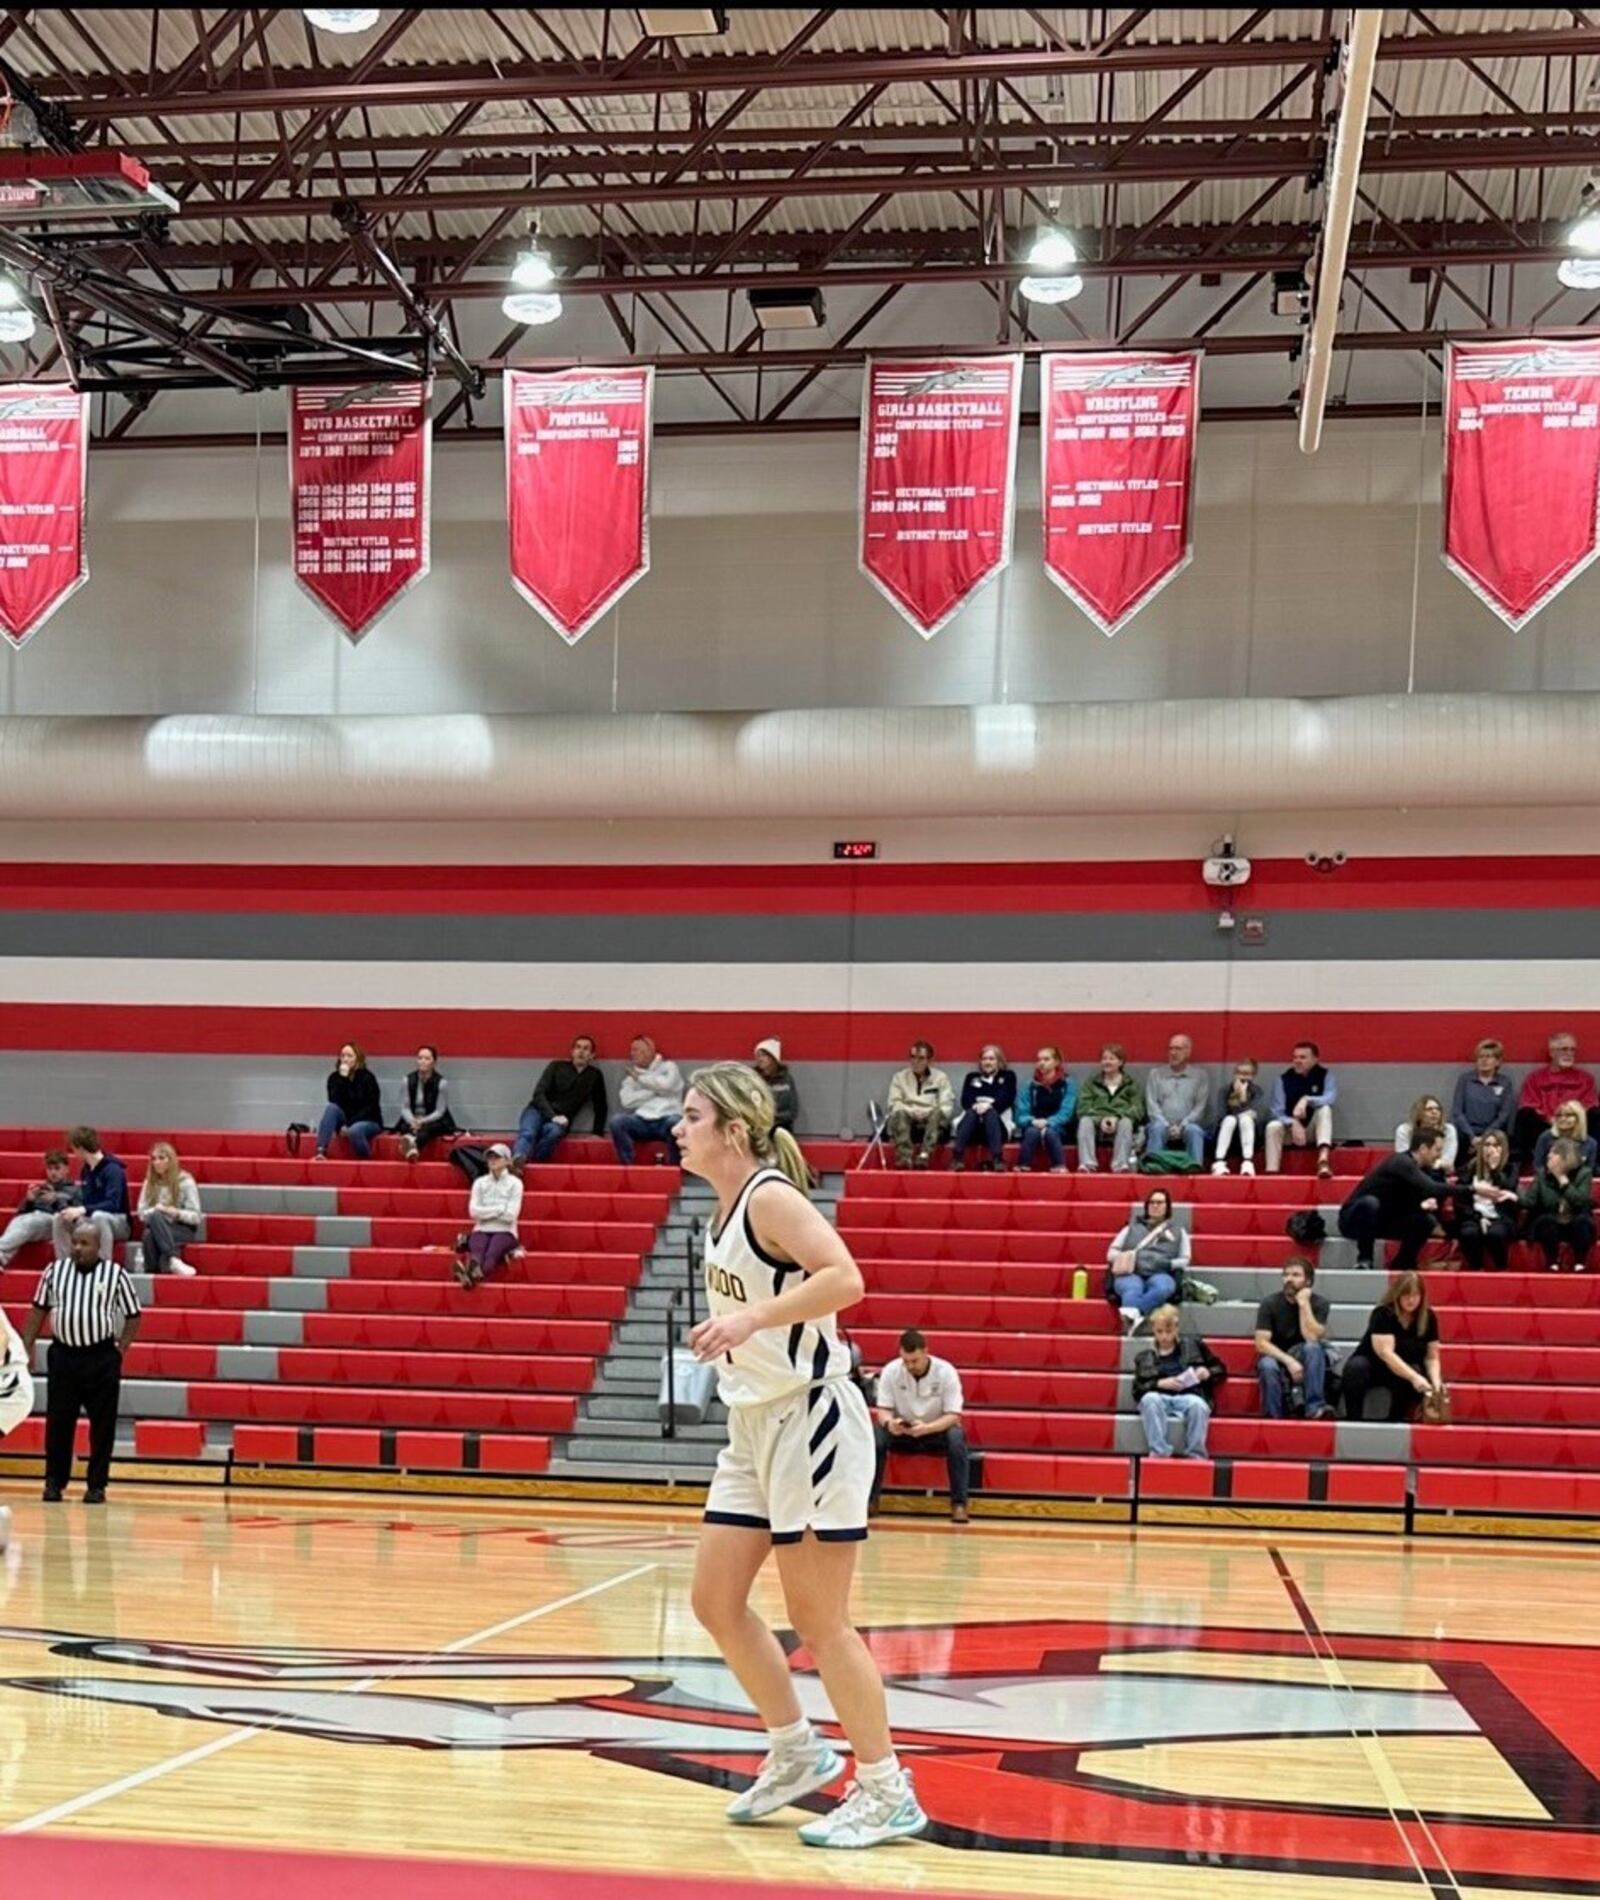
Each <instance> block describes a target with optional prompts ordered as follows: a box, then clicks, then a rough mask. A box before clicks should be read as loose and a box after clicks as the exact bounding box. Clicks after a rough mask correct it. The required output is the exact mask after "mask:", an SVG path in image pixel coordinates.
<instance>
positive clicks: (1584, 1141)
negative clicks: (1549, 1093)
mask: <svg viewBox="0 0 1600 1900" xmlns="http://www.w3.org/2000/svg"><path fill="white" fill-rule="evenodd" d="M1557 1140H1565V1141H1570V1142H1572V1143H1573V1144H1574V1145H1575V1146H1576V1148H1577V1150H1578V1156H1579V1159H1580V1160H1581V1161H1582V1162H1583V1165H1584V1166H1585V1167H1586V1168H1589V1169H1593V1167H1594V1164H1595V1154H1596V1144H1595V1142H1594V1140H1593V1138H1592V1137H1591V1136H1590V1134H1589V1123H1588V1117H1587V1115H1586V1113H1585V1111H1584V1106H1583V1104H1582V1102H1563V1103H1562V1104H1561V1106H1560V1107H1559V1108H1558V1109H1557V1110H1556V1112H1555V1119H1554V1120H1553V1121H1552V1122H1551V1124H1550V1126H1549V1127H1548V1128H1547V1129H1546V1130H1545V1131H1544V1133H1543V1134H1542V1135H1541V1136H1540V1137H1539V1139H1538V1140H1537V1141H1536V1142H1535V1143H1534V1144H1533V1171H1534V1173H1535V1174H1537V1173H1539V1171H1540V1170H1541V1169H1542V1168H1543V1167H1544V1158H1545V1156H1546V1155H1547V1154H1549V1152H1550V1145H1551V1143H1552V1142H1554V1141H1557Z"/></svg>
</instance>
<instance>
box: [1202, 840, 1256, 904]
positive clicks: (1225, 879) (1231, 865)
mask: <svg viewBox="0 0 1600 1900" xmlns="http://www.w3.org/2000/svg"><path fill="white" fill-rule="evenodd" d="M1200 875H1201V876H1202V877H1203V878H1204V879H1205V881H1206V882H1207V883H1208V884H1210V885H1212V886H1214V887H1215V888H1216V889H1218V890H1223V891H1234V890H1237V889H1238V888H1239V886H1240V885H1241V884H1248V883H1249V882H1250V860H1249V859H1248V858H1246V857H1241V856H1240V855H1239V853H1238V852H1237V851H1235V850H1234V848H1233V840H1232V839H1231V838H1224V839H1223V840H1222V841H1221V842H1220V843H1219V844H1217V845H1216V846H1215V847H1214V848H1213V850H1212V854H1211V856H1210V857H1209V858H1207V859H1206V861H1205V863H1204V864H1202V865H1201V867H1200Z"/></svg>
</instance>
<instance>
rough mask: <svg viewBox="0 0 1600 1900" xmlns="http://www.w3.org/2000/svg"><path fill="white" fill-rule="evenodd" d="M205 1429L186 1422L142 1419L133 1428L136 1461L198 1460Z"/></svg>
mask: <svg viewBox="0 0 1600 1900" xmlns="http://www.w3.org/2000/svg"><path fill="white" fill-rule="evenodd" d="M205 1448H206V1428H205V1426H204V1425H200V1424H197V1423H195V1422H194V1421H192V1420H190V1419H186V1418H141V1419H139V1420H137V1421H136V1422H135V1424H134V1427H133V1452H134V1456H135V1457H136V1458H198V1457H199V1456H200V1455H201V1453H202V1452H204V1450H205Z"/></svg>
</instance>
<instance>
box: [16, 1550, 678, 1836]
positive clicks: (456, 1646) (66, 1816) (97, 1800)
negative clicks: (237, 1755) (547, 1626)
mask: <svg viewBox="0 0 1600 1900" xmlns="http://www.w3.org/2000/svg"><path fill="white" fill-rule="evenodd" d="M660 1567H661V1566H660V1565H659V1564H638V1565H636V1566H635V1567H634V1568H633V1569H632V1570H625V1571H623V1572H621V1574H620V1575H618V1576H615V1577H605V1578H602V1579H601V1581H600V1582H599V1583H591V1584H589V1585H588V1586H587V1588H585V1589H582V1590H575V1591H573V1592H572V1593H571V1594H570V1595H568V1596H564V1597H557V1598H556V1600H555V1601H554V1602H553V1603H540V1604H537V1605H536V1606H535V1607H534V1608H533V1609H531V1610H524V1611H523V1612H522V1613H521V1614H520V1615H519V1616H508V1617H507V1618H505V1620H504V1621H503V1622H500V1623H491V1624H490V1626H489V1627H488V1628H487V1629H481V1630H474V1631H473V1633H472V1634H471V1635H470V1636H462V1637H458V1638H457V1639H456V1641H455V1642H453V1643H446V1644H444V1645H443V1646H442V1647H441V1648H439V1649H435V1650H432V1651H430V1652H429V1654H428V1656H427V1657H426V1658H422V1659H418V1658H415V1657H413V1658H410V1659H408V1660H407V1661H406V1662H404V1663H402V1664H400V1665H398V1666H397V1667H395V1668H394V1669H391V1670H389V1671H387V1672H386V1673H385V1674H383V1675H379V1676H364V1677H362V1679H361V1680H360V1681H359V1682H351V1683H346V1684H345V1685H344V1686H343V1687H342V1688H340V1689H336V1690H334V1691H333V1693H334V1694H335V1695H353V1694H356V1693H358V1692H360V1691H363V1690H367V1689H376V1688H378V1687H380V1686H381V1685H382V1684H384V1683H386V1682H393V1681H395V1680H396V1679H397V1678H398V1677H401V1676H404V1675H412V1674H416V1673H418V1672H419V1671H421V1670H424V1669H426V1668H427V1666H428V1665H429V1664H430V1663H431V1662H432V1661H433V1660H434V1659H435V1658H437V1657H440V1656H459V1655H460V1654H461V1653H462V1651H464V1650H468V1649H476V1648H477V1646H478V1645H479V1644H480V1643H487V1642H491V1641H492V1640H493V1639H494V1638H495V1637H496V1636H504V1635H506V1634H507V1633H508V1632H509V1631H511V1630H514V1629H521V1627H522V1626H523V1624H524V1623H533V1622H536V1621H537V1620H538V1619H539V1618H540V1617H541V1616H553V1615H554V1614H555V1613H556V1611H557V1610H567V1609H570V1608H571V1607H572V1606H573V1604H575V1603H583V1602H585V1601H586V1600H587V1599H588V1598H590V1597H597V1596H599V1595H600V1594H601V1593H602V1592H603V1591H606V1590H615V1589H617V1588H618V1587H619V1586H620V1585H622V1584H624V1583H633V1582H635V1581H636V1580H637V1579H638V1578H640V1577H644V1576H648V1575H649V1573H650V1572H651V1571H652V1570H658V1569H660ZM279 1726H280V1724H279V1723H276V1722H266V1723H255V1724H252V1725H251V1726H250V1727H248V1728H236V1729H232V1730H230V1731H229V1733H228V1734H226V1735H218V1736H216V1737H215V1738H214V1739H213V1740H211V1741H209V1742H202V1743H201V1744H200V1746H199V1747H198V1748H186V1749H185V1750H184V1751H183V1753H182V1754H181V1755H169V1756H168V1757H167V1759H166V1760H165V1761H157V1762H152V1763H151V1764H150V1766H149V1767H148V1768H139V1769H135V1771H134V1772H133V1773H132V1774H129V1775H121V1776H119V1777H118V1778H117V1780H115V1781H108V1782H105V1783H104V1784H103V1785H102V1786H100V1787H98V1788H89V1789H87V1790H85V1792H84V1793H82V1794H78V1795H73V1796H72V1797H71V1798H70V1799H69V1800H66V1801H60V1802H57V1803H56V1805H55V1806H54V1807H52V1808H41V1809H40V1811H39V1812H38V1813H37V1814H29V1815H26V1816H24V1818H23V1819H22V1820H20V1821H13V1822H12V1823H11V1824H10V1826H9V1827H5V1828H0V1836H3V1835H6V1834H33V1833H36V1832H37V1831H38V1830H39V1829H40V1828H42V1827H54V1826H55V1824H56V1823H57V1822H58V1821H66V1820H70V1819H71V1818H72V1816H73V1815H75V1814H82V1813H83V1812H84V1810H85V1809H87V1808H95V1807H99V1806H100V1804H101V1803H102V1802H104V1801H112V1800H115V1799H116V1797H117V1796H118V1795H121V1794H131V1793H132V1792H133V1790H134V1789H135V1788H143V1787H145V1786H147V1785H148V1784H149V1783H150V1782H152V1781H160V1780H162V1779H163V1778H164V1777H165V1776H167V1775H175V1774H177V1773H178V1771H179V1770H180V1769H182V1768H190V1767H193V1766H194V1764H195V1763H196V1762H202V1761H206V1760H208V1759H209V1758H210V1757H211V1756H212V1755H220V1754H222V1752H223V1751H224V1750H225V1749H229V1748H237V1747H238V1746H239V1744H240V1743H241V1742H248V1741H249V1740H251V1738H252V1737H254V1736H257V1735H271V1734H273V1733H274V1732H275V1731H276V1730H277V1729H278V1728H279Z"/></svg>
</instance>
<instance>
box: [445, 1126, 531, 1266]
mask: <svg viewBox="0 0 1600 1900" xmlns="http://www.w3.org/2000/svg"><path fill="white" fill-rule="evenodd" d="M485 1158H486V1159H487V1161H488V1163H489V1172H488V1173H487V1174H480V1175H479V1176H478V1178H477V1180H476V1181H474V1182H473V1184H472V1193H471V1196H470V1197H469V1199H468V1201H467V1214H468V1217H469V1218H470V1219H471V1221H472V1232H471V1233H470V1234H468V1235H467V1236H466V1238H465V1240H464V1241H463V1242H459V1243H458V1244H457V1248H456V1279H457V1280H458V1281H459V1282H460V1283H461V1285H462V1286H480V1285H481V1284H482V1283H483V1282H484V1281H485V1280H487V1279H488V1277H489V1275H490V1274H491V1273H496V1272H498V1271H499V1269H500V1268H501V1267H502V1266H504V1265H505V1263H506V1261H507V1260H508V1259H509V1258H510V1257H511V1256H512V1255H513V1254H516V1253H520V1252H521V1251H522V1249H521V1246H520V1244H519V1243H518V1239H517V1222H518V1220H519V1219H520V1218H521V1214H522V1182H521V1180H520V1179H519V1178H518V1177H517V1176H516V1175H515V1174H513V1173H512V1171H511V1150H510V1149H509V1148H508V1147H507V1146H506V1144H505V1143H504V1142H503V1141H497V1142H495V1143H494V1144H493V1145H492V1146H491V1147H490V1148H489V1150H488V1152H487V1155H486V1157H485Z"/></svg>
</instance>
